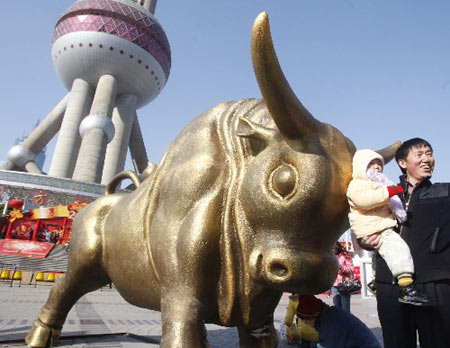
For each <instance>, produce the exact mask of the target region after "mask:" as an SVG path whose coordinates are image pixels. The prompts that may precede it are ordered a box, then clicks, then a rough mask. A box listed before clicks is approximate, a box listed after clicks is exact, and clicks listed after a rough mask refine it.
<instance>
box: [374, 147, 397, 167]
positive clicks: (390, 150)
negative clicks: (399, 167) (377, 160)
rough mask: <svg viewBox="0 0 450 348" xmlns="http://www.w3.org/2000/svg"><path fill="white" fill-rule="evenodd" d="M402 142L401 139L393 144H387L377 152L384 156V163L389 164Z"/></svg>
mask: <svg viewBox="0 0 450 348" xmlns="http://www.w3.org/2000/svg"><path fill="white" fill-rule="evenodd" d="M401 144H402V142H401V141H396V142H395V143H393V144H392V145H389V146H386V147H385V148H383V149H381V150H378V151H376V152H377V153H378V154H380V155H381V157H383V159H384V163H385V164H387V163H389V162H390V161H391V160H392V159H393V158H394V156H395V152H396V151H397V149H398V148H399V147H400V145H401Z"/></svg>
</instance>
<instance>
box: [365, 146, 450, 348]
mask: <svg viewBox="0 0 450 348" xmlns="http://www.w3.org/2000/svg"><path fill="white" fill-rule="evenodd" d="M395 159H396V161H397V163H398V165H399V166H400V169H401V170H402V172H403V175H402V176H401V177H400V184H401V185H402V186H403V188H404V194H403V197H402V200H403V202H404V205H405V209H406V210H407V213H408V219H407V221H406V222H405V223H404V224H402V225H401V226H400V229H399V233H400V235H401V236H402V237H403V238H404V240H405V241H406V243H407V244H408V245H409V248H410V249H411V254H412V256H413V260H414V267H415V280H414V282H415V284H416V285H417V288H418V289H420V290H422V291H423V292H425V293H426V294H427V295H428V296H430V297H431V298H432V299H433V301H434V304H435V306H433V307H420V306H411V305H405V304H402V303H400V302H398V293H399V288H398V285H397V284H396V282H395V279H394V278H393V276H392V274H391V272H390V271H389V268H388V267H387V265H386V263H385V262H384V260H383V259H382V258H381V257H380V256H379V255H378V254H377V259H376V280H375V284H376V289H377V306H378V316H379V318H380V322H381V327H382V330H383V339H384V347H385V348H416V342H417V333H418V334H419V342H420V347H421V348H449V347H450V184H449V183H436V184H432V183H431V181H430V177H431V175H432V173H433V169H434V163H435V160H434V157H433V149H432V147H431V145H430V144H429V143H428V142H427V141H426V140H423V139H420V138H413V139H410V140H408V141H406V142H404V143H403V144H402V145H401V146H400V148H399V149H398V150H397V153H396V156H395ZM361 245H362V246H363V247H364V246H365V247H372V248H374V249H377V248H379V246H380V240H379V236H371V237H366V238H363V239H362V240H361Z"/></svg>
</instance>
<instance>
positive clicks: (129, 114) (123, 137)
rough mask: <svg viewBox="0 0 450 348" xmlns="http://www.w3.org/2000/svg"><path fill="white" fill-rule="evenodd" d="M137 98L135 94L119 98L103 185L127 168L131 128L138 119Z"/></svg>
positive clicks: (107, 149) (113, 120) (123, 95)
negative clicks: (135, 119) (136, 118)
mask: <svg viewBox="0 0 450 348" xmlns="http://www.w3.org/2000/svg"><path fill="white" fill-rule="evenodd" d="M136 103H137V97H136V96H135V95H133V94H122V95H121V96H119V97H118V98H117V104H116V108H115V109H114V111H113V115H112V122H113V124H114V138H113V140H112V141H111V142H110V143H109V144H108V147H107V148H106V157H105V166H104V167H103V176H102V184H107V183H108V182H110V181H111V179H112V178H113V177H114V175H116V174H117V173H118V172H120V171H122V170H123V169H124V166H125V160H126V156H127V150H128V144H129V142H130V134H131V128H132V127H133V123H134V118H135V117H136Z"/></svg>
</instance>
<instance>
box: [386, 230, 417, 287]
mask: <svg viewBox="0 0 450 348" xmlns="http://www.w3.org/2000/svg"><path fill="white" fill-rule="evenodd" d="M381 242H382V244H381V247H380V249H379V250H378V252H379V253H380V255H381V257H382V258H383V259H384V261H386V263H387V265H388V267H389V269H390V271H391V272H392V275H393V276H394V277H396V278H398V279H399V285H409V284H411V283H412V275H413V274H414V263H413V259H412V256H411V251H410V250H409V247H408V244H406V242H405V241H404V240H403V239H402V237H400V235H399V234H398V233H396V232H395V231H393V230H391V229H389V230H386V231H383V232H382V233H381ZM400 279H401V280H400ZM404 282H406V283H409V284H406V283H405V284H400V283H404Z"/></svg>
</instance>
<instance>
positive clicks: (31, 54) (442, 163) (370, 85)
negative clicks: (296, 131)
mask: <svg viewBox="0 0 450 348" xmlns="http://www.w3.org/2000/svg"><path fill="white" fill-rule="evenodd" d="M72 2H73V1H72V0H45V1H35V0H23V1H2V11H1V14H0V19H1V20H0V30H1V32H2V33H3V35H2V43H1V45H2V49H1V54H0V62H1V64H0V76H1V78H2V83H1V87H0V88H1V91H0V92H1V93H0V101H1V105H2V110H1V117H2V119H3V127H2V128H3V131H2V136H1V137H0V158H4V157H5V155H6V153H7V151H8V149H9V148H10V147H11V145H12V144H13V142H14V139H15V138H17V137H19V136H21V135H22V134H24V133H29V132H30V131H31V130H32V128H33V126H34V124H35V123H36V121H37V120H38V119H43V118H44V116H45V115H46V114H47V113H48V112H49V111H50V110H51V109H52V108H53V107H54V105H56V103H57V102H58V101H59V100H60V99H61V98H62V97H63V96H64V95H65V94H66V93H67V91H66V89H65V87H64V86H63V84H62V82H61V81H60V80H59V78H58V76H57V74H56V72H55V71H54V68H53V65H52V62H51V57H50V39H51V36H52V32H53V28H54V25H55V23H56V21H57V20H58V18H59V17H60V15H61V14H62V12H63V11H64V10H65V9H66V8H67V7H68V6H69V5H70V4H71V3H72ZM263 10H266V11H268V13H269V17H270V23H271V29H272V36H273V39H274V44H275V48H276V50H277V54H278V57H279V60H280V63H281V65H282V68H283V70H284V72H285V75H286V77H287V79H288V81H289V82H290V84H291V87H292V88H293V90H294V91H295V92H296V94H297V96H298V98H299V99H300V100H301V101H302V103H303V104H304V105H305V106H306V107H307V108H308V109H309V111H310V112H311V113H312V114H313V115H314V116H315V117H316V118H318V119H320V120H321V121H323V122H327V123H331V124H333V125H334V126H336V127H337V128H339V129H340V130H341V131H342V132H343V133H344V134H345V135H346V136H348V137H349V138H351V139H352V140H353V142H354V143H355V145H356V146H357V147H358V148H372V149H377V148H381V147H384V146H385V145H388V144H389V143H392V142H394V141H396V140H405V139H408V138H411V137H414V136H420V137H423V138H425V139H427V140H429V141H430V142H431V144H432V145H433V147H434V149H435V156H436V159H437V165H436V169H435V174H434V181H449V180H450V175H449V173H450V156H449V155H450V134H449V133H450V121H449V113H450V44H449V42H450V21H449V20H448V18H449V15H450V2H449V1H447V0H428V1H425V0H397V1H392V0H377V1H374V0H346V1H344V0H343V1H341V0H227V1H217V0H216V1H204V0H203V1H200V0H192V1H179V0H177V1H174V0H159V1H158V4H157V8H156V17H157V18H158V20H159V22H160V23H161V24H162V26H163V28H164V29H165V31H166V34H167V36H168V39H169V41H170V43H171V49H172V70H171V74H170V77H169V80H168V83H167V85H166V87H165V89H164V90H163V91H162V93H161V94H160V95H159V96H158V97H157V98H156V99H155V100H154V101H153V102H152V103H150V104H149V105H147V106H146V107H144V108H142V109H140V110H138V115H139V117H140V122H141V127H142V131H143V134H144V140H145V144H146V147H147V152H148V155H149V157H150V159H151V160H152V161H153V162H156V163H157V162H159V159H160V158H161V156H162V154H163V153H164V151H165V149H166V148H167V146H168V145H169V144H170V143H171V141H172V140H173V139H174V138H175V137H176V135H177V134H178V133H179V132H180V130H181V129H182V128H183V127H184V126H185V125H186V124H187V123H188V122H189V121H190V120H191V119H193V118H194V117H195V116H196V115H198V114H200V113H202V112H204V111H206V110H207V109H209V108H211V107H212V106H214V105H216V104H218V103H220V102H223V101H228V100H238V99H242V98H248V97H258V98H259V97H260V96H261V94H260V92H259V90H258V86H257V84H256V80H255V77H254V75H253V70H252V66H251V61H250V52H249V40H250V29H251V26H252V23H253V20H254V19H255V17H256V16H257V14H258V13H259V12H261V11H263ZM54 143H55V140H54V141H52V143H50V145H49V147H48V154H47V162H46V166H44V170H47V169H48V166H49V164H50V160H51V155H52V153H53V146H54ZM127 167H128V168H129V169H131V168H132V167H131V164H130V162H129V161H128V162H127ZM386 173H387V174H388V175H389V176H390V177H391V178H392V179H395V177H396V176H397V175H398V173H399V171H398V169H397V167H396V165H394V164H390V165H388V166H387V168H386Z"/></svg>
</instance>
